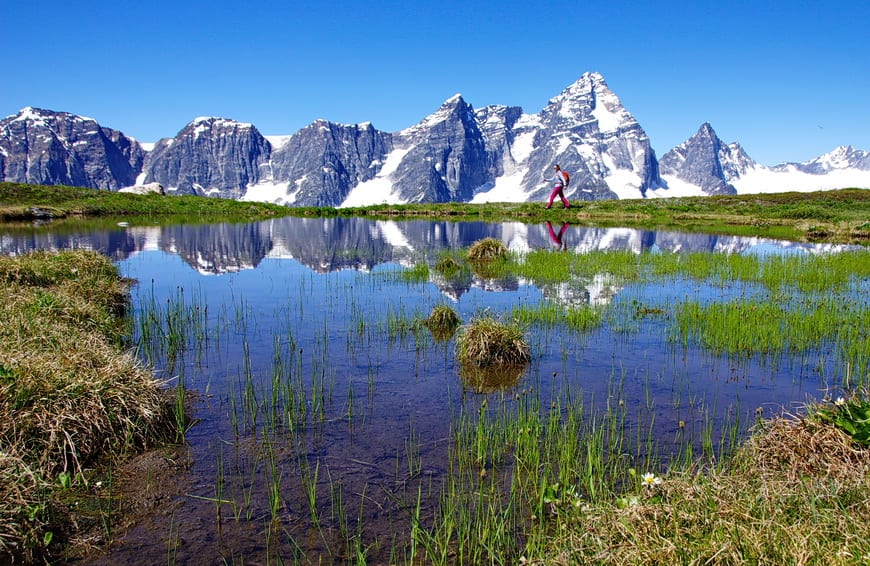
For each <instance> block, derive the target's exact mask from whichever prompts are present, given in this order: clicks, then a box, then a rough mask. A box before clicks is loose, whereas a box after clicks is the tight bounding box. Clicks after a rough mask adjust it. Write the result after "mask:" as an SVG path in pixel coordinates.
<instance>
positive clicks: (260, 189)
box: [0, 73, 870, 206]
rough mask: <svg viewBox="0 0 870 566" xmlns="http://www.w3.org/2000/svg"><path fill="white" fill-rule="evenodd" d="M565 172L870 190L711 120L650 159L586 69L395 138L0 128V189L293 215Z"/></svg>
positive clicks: (61, 117)
mask: <svg viewBox="0 0 870 566" xmlns="http://www.w3.org/2000/svg"><path fill="white" fill-rule="evenodd" d="M553 163H559V164H560V165H562V166H563V168H565V169H566V170H568V171H570V172H571V179H572V182H571V186H570V187H569V189H568V191H567V196H568V198H570V199H572V200H598V199H614V198H641V197H665V196H683V195H714V194H734V193H752V192H777V191H784V190H820V189H831V188H841V187H846V186H857V187H870V153H868V152H867V151H864V150H860V149H854V148H851V147H839V148H836V149H835V150H833V151H832V152H830V153H828V154H825V155H823V156H819V157H817V158H815V159H813V160H810V161H807V162H805V163H784V164H781V165H777V166H774V167H765V166H762V165H760V164H758V163H757V162H755V161H754V160H753V159H752V158H751V157H749V156H748V155H747V154H746V152H745V151H744V150H743V149H742V148H741V147H740V145H739V144H737V143H730V144H729V143H725V142H723V141H722V140H720V139H719V138H718V136H717V135H716V133H715V131H714V130H713V127H712V126H711V125H710V124H709V123H705V124H703V125H701V127H700V129H699V130H698V132H697V133H695V134H694V135H693V136H692V137H690V138H689V139H688V140H687V141H685V142H684V143H682V144H680V145H678V146H677V147H675V148H673V149H671V150H669V151H668V152H666V153H665V154H664V155H663V156H662V157H661V159H658V158H657V157H656V153H655V151H654V150H653V148H652V146H651V143H650V140H649V138H648V136H647V135H646V132H644V130H643V128H642V127H641V126H640V124H639V123H638V122H637V120H636V119H635V118H634V117H633V116H632V115H631V114H630V113H629V112H628V111H627V110H626V109H625V108H624V107H623V106H622V103H621V102H620V100H619V98H618V97H617V96H616V94H615V93H614V92H613V91H611V90H610V88H609V87H608V86H607V84H606V83H605V81H604V78H603V77H602V76H601V75H600V74H598V73H585V74H584V75H583V76H581V77H580V79H578V80H577V81H576V82H575V83H573V84H572V85H570V86H569V87H568V88H566V89H565V90H564V91H562V92H561V93H560V94H559V95H557V96H555V97H554V98H552V99H550V100H549V102H548V104H547V106H546V107H545V108H544V109H543V110H541V112H539V113H537V114H526V113H524V112H523V110H522V108H519V107H515V106H502V105H492V106H486V107H483V108H480V109H474V108H473V107H472V106H471V105H470V104H468V103H467V102H466V101H465V100H464V99H463V98H462V96H461V95H459V94H457V95H455V96H453V97H451V98H449V99H448V100H446V101H445V102H444V103H443V104H442V105H441V106H440V107H439V108H438V109H437V110H436V111H435V112H433V113H432V114H430V115H428V116H426V117H425V118H424V119H423V120H421V121H420V122H418V123H417V124H415V125H412V126H410V127H408V128H406V129H404V130H401V131H398V132H383V131H380V130H377V129H376V128H374V127H373V126H372V125H371V124H370V123H363V124H355V125H346V124H337V123H334V122H329V121H326V120H317V121H315V122H313V123H312V124H310V125H308V126H306V127H304V128H302V129H301V130H299V131H298V132H295V133H293V134H292V135H289V136H282V137H281V138H280V140H279V139H277V138H275V137H269V138H267V137H265V136H263V135H262V134H261V133H260V131H259V130H258V129H257V128H256V127H255V126H254V125H252V124H246V123H242V122H237V121H234V120H229V119H225V118H217V117H211V118H209V117H202V118H196V119H194V120H193V121H191V122H190V123H189V124H187V125H186V126H185V127H184V128H182V129H181V130H180V131H179V132H178V133H177V134H176V135H175V136H174V137H171V138H163V139H161V140H159V141H157V142H156V143H155V144H154V145H153V148H152V149H150V150H146V149H145V147H144V146H143V144H141V143H139V142H138V141H136V140H135V139H133V138H130V137H128V136H126V135H124V134H123V133H122V132H119V131H117V130H112V129H109V128H104V127H102V126H100V125H99V124H98V123H97V122H96V121H95V120H93V119H91V118H84V117H81V116H76V115H74V114H70V113H66V112H56V111H52V110H41V109H36V108H25V109H23V110H21V111H20V112H19V113H18V114H16V115H13V116H9V117H7V118H5V119H3V120H0V180H5V181H14V182H22V183H35V184H46V185H55V184H65V185H76V186H86V187H92V188H95V189H102V190H118V189H120V188H123V187H127V186H130V185H134V184H143V183H151V182H157V183H160V184H161V185H163V186H164V187H165V189H166V190H167V191H168V192H176V193H184V194H201V195H209V196H216V197H223V198H233V199H242V200H257V201H267V202H277V203H281V204H287V205H291V206H361V205H368V204H380V203H391V204H394V203H435V202H486V201H512V202H517V201H542V200H544V199H546V198H547V196H548V195H549V192H550V189H551V187H550V186H548V184H547V183H544V182H543V177H544V175H548V174H549V173H550V172H551V170H552V164H553Z"/></svg>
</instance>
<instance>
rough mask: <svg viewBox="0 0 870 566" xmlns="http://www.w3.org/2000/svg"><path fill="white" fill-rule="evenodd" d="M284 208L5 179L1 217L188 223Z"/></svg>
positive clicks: (266, 214) (277, 212)
mask: <svg viewBox="0 0 870 566" xmlns="http://www.w3.org/2000/svg"><path fill="white" fill-rule="evenodd" d="M290 212H291V211H290V209H288V208H287V207H284V206H278V205H274V204H267V203H258V202H241V201H235V200H229V199H218V198H207V197H198V196H187V195H180V196H165V195H159V194H148V195H135V194H129V193H117V192H112V191H98V190H95V189H87V188H81V187H65V186H43V185H23V184H19V183H0V221H3V222H11V221H19V220H33V219H36V218H39V217H40V216H49V217H51V218H55V219H58V218H68V217H76V218H93V217H108V216H111V217H139V218H141V219H146V218H148V217H160V218H161V219H164V220H167V219H168V220H175V221H184V222H188V223H190V222H202V221H208V222H214V221H217V220H243V219H247V220H256V219H264V218H273V217H278V216H286V215H288V214H289V213H290Z"/></svg>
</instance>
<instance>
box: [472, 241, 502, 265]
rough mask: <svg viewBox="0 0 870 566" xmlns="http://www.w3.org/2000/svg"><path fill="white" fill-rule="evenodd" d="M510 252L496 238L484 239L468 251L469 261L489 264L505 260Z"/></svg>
mask: <svg viewBox="0 0 870 566" xmlns="http://www.w3.org/2000/svg"><path fill="white" fill-rule="evenodd" d="M507 257H508V251H507V248H506V247H505V245H504V244H503V243H502V242H501V240H498V239H496V238H484V239H483V240H480V241H478V242H475V243H474V244H473V245H472V246H471V247H470V248H469V249H468V261H470V262H472V263H487V262H492V261H501V260H505V259H507Z"/></svg>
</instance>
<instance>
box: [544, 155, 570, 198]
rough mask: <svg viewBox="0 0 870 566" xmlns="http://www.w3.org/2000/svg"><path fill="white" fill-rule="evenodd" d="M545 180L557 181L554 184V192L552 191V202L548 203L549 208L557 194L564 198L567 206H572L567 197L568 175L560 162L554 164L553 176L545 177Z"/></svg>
mask: <svg viewBox="0 0 870 566" xmlns="http://www.w3.org/2000/svg"><path fill="white" fill-rule="evenodd" d="M544 180H545V181H547V182H548V183H549V182H555V183H556V184H555V185H553V192H552V193H550V202H548V203H547V209H549V208H551V207H552V206H553V200H554V199H555V198H556V195H559V198H560V199H562V204H563V205H564V206H565V208H571V203H570V202H568V199H566V198H565V192H564V190H565V187H567V186H568V177H567V175H565V172H564V171H562V168H561V167H559V165H558V164H556V165H553V176H552V177H551V178H549V179H544Z"/></svg>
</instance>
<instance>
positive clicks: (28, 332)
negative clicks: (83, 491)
mask: <svg viewBox="0 0 870 566" xmlns="http://www.w3.org/2000/svg"><path fill="white" fill-rule="evenodd" d="M0 282H2V285H0V304H2V316H0V453H2V456H0V475H2V476H3V477H2V479H3V481H2V482H0V560H2V558H3V557H4V556H6V557H14V556H18V557H24V558H34V557H36V556H38V555H39V553H40V552H41V551H43V550H44V549H43V548H41V545H42V542H43V539H42V536H41V535H40V533H42V532H43V531H44V530H45V529H49V528H51V527H50V525H47V524H46V523H47V521H48V520H49V519H50V518H51V511H50V509H49V507H50V505H51V501H50V493H49V492H44V491H43V490H42V489H41V488H43V487H46V486H55V487H56V486H57V477H58V475H59V474H61V473H66V474H69V476H70V477H82V478H86V475H85V472H86V470H87V468H88V466H90V465H92V464H93V463H94V462H96V461H97V460H99V459H101V458H104V457H106V456H109V457H111V456H115V455H119V454H123V453H125V452H126V451H128V450H130V449H134V448H140V447H143V446H146V445H149V444H152V443H155V442H159V441H163V440H165V439H167V438H170V434H172V433H171V429H172V423H173V422H174V421H173V419H172V414H171V402H170V401H169V398H168V397H167V395H166V394H165V392H164V390H163V388H162V384H161V383H160V382H158V381H157V380H156V379H155V378H154V377H153V375H152V374H151V372H150V371H148V370H146V369H145V368H144V367H142V365H141V364H140V363H139V362H138V361H137V360H136V358H135V357H133V356H132V355H131V354H129V353H126V352H123V351H122V350H121V348H120V344H121V343H122V341H123V338H124V331H125V328H126V327H125V323H124V320H123V318H121V317H120V316H119V315H120V314H121V313H122V312H123V311H124V307H125V305H126V301H127V294H126V285H125V282H124V281H122V280H121V279H120V277H119V276H118V273H117V270H116V269H115V267H114V266H113V265H112V263H111V261H109V260H108V259H107V258H105V257H103V256H100V255H99V254H96V253H92V252H66V253H60V254H47V253H36V254H32V255H30V256H24V257H21V258H0ZM78 474H82V476H78ZM8 478H13V479H14V481H6V479H8ZM80 481H81V480H80ZM84 481H86V480H84Z"/></svg>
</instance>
